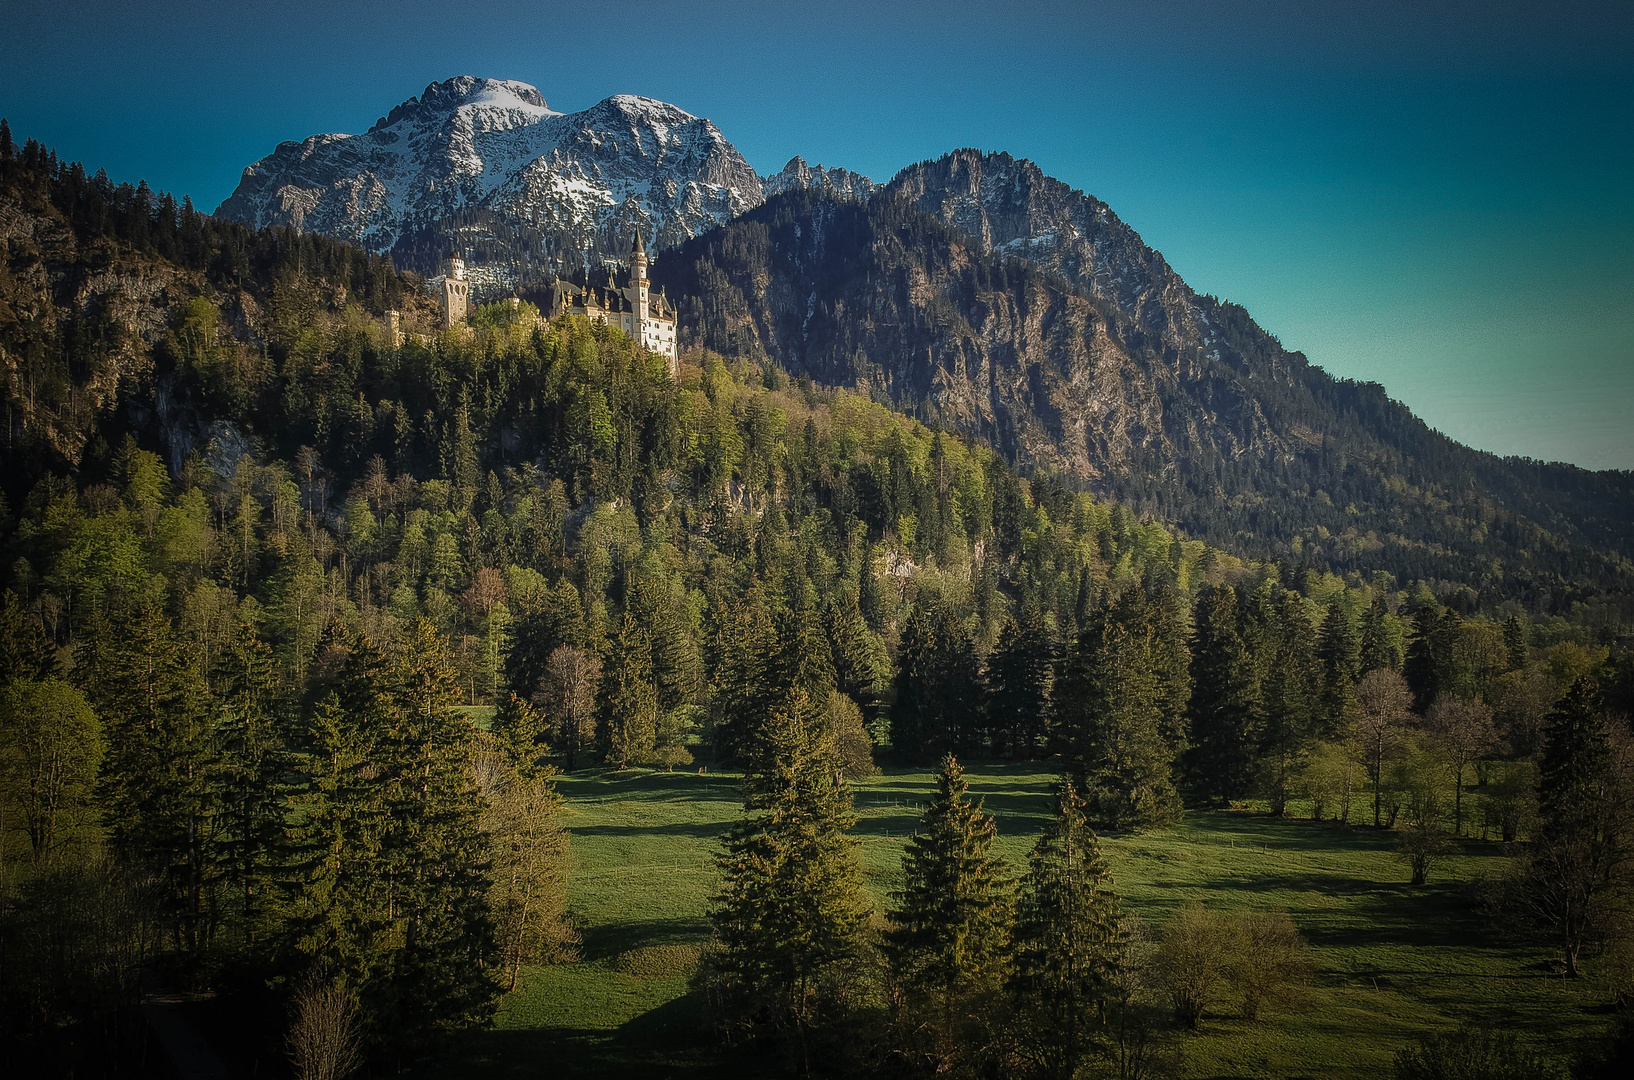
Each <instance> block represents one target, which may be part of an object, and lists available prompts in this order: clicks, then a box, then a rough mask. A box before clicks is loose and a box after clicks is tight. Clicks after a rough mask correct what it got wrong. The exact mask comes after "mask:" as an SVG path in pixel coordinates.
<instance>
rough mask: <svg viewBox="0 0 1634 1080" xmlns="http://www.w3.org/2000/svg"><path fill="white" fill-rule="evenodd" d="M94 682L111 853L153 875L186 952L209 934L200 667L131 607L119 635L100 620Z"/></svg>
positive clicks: (150, 617)
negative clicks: (104, 741)
mask: <svg viewBox="0 0 1634 1080" xmlns="http://www.w3.org/2000/svg"><path fill="white" fill-rule="evenodd" d="M88 636H89V637H90V639H91V640H94V641H95V642H97V648H98V655H97V657H96V660H95V669H94V673H93V677H92V688H93V693H94V697H95V704H96V706H97V711H98V713H100V715H101V716H102V717H103V721H104V723H105V725H106V728H107V732H108V753H107V756H106V758H105V759H104V765H103V777H104V783H103V786H104V794H103V804H104V805H105V806H106V808H107V814H106V821H107V826H108V831H109V837H110V839H111V840H112V842H113V847H114V851H115V852H116V853H117V855H118V857H119V858H120V859H121V860H122V861H124V862H125V863H127V864H128V865H130V866H132V867H133V868H140V869H141V870H144V871H147V872H149V873H152V874H154V875H155V876H156V877H158V878H159V879H160V881H161V882H162V883H163V887H164V890H165V894H166V901H167V903H168V905H169V906H170V907H171V908H172V910H173V911H174V912H175V913H176V914H177V915H178V916H179V917H180V920H181V921H180V928H179V934H180V938H181V941H182V943H183V944H184V946H185V947H188V948H193V949H196V948H200V947H202V946H204V945H205V944H207V943H208V940H209V937H210V935H211V933H212V932H213V930H214V923H213V920H212V918H211V916H212V915H213V912H212V910H211V905H210V903H209V893H210V891H211V889H212V888H213V886H214V885H215V883H216V880H217V878H218V867H219V853H218V852H217V850H216V848H215V845H216V842H217V839H218V833H217V830H218V828H219V826H220V824H221V822H220V812H221V809H222V806H221V800H220V790H219V788H218V786H217V784H216V780H217V777H218V772H217V746H216V742H215V732H214V730H213V725H212V723H211V716H210V714H209V712H208V711H207V707H206V697H205V692H204V687H203V684H202V681H201V680H200V679H199V673H198V671H197V670H196V669H195V668H194V667H193V665H192V664H190V663H189V662H188V657H187V655H186V652H185V650H184V649H183V647H182V644H181V642H179V641H177V640H176V638H175V635H174V633H173V632H172V629H171V626H170V620H169V619H167V618H166V617H165V615H164V613H163V612H162V611H160V610H159V609H158V608H156V607H154V606H152V605H144V606H142V607H140V608H138V609H137V611H136V612H135V613H134V614H133V616H132V617H131V618H129V619H127V620H125V622H124V624H123V625H122V626H121V628H120V630H119V631H118V632H115V631H114V630H113V628H112V627H111V626H110V625H108V624H106V623H105V622H100V623H99V624H93V629H92V631H91V633H90V634H89V635H88Z"/></svg>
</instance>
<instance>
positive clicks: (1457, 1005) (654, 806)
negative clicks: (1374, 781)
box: [457, 765, 1611, 1078]
mask: <svg viewBox="0 0 1634 1080" xmlns="http://www.w3.org/2000/svg"><path fill="white" fill-rule="evenodd" d="M970 778H971V787H972V789H973V791H975V792H976V793H978V794H980V795H981V796H983V797H984V798H985V800H986V803H987V807H988V809H989V810H990V811H992V812H993V813H994V814H995V815H996V816H997V818H998V824H999V833H1000V839H999V842H998V847H999V849H1000V851H1001V852H1002V854H1003V855H1004V857H1005V858H1006V859H1007V860H1009V862H1010V864H1011V867H1012V869H1013V870H1014V871H1015V872H1019V871H1020V869H1021V868H1022V867H1023V866H1024V864H1025V859H1026V854H1027V852H1028V850H1029V849H1030V848H1031V846H1032V843H1033V840H1034V837H1035V836H1036V835H1037V833H1038V831H1039V829H1040V828H1041V827H1042V824H1043V822H1044V820H1045V818H1046V816H1047V815H1048V812H1049V795H1048V792H1049V788H1050V784H1051V783H1052V781H1053V777H1052V775H1051V774H1049V773H1046V772H1040V771H1038V770H1037V768H1036V767H1032V766H1012V765H975V766H972V767H971V768H970ZM932 787H933V778H932V775H931V774H930V773H929V772H910V771H903V770H887V771H886V772H884V773H883V774H881V775H879V776H877V777H874V778H873V779H872V780H870V781H868V782H866V783H863V784H861V785H859V786H858V790H857V810H858V813H859V816H860V819H861V820H860V822H859V825H858V828H857V835H858V836H859V838H860V839H861V840H862V861H863V872H864V880H865V883H866V884H867V887H868V889H869V891H870V892H871V893H872V894H873V896H874V899H875V901H876V903H877V904H879V906H880V907H882V908H883V907H884V905H885V902H886V901H885V897H886V894H887V893H888V892H889V891H890V890H892V889H894V888H896V887H898V885H899V884H900V881H901V868H900V860H901V851H902V841H903V838H904V837H905V836H907V835H908V834H910V833H911V832H912V831H913V828H914V824H915V821H916V819H917V815H918V808H919V806H920V805H922V804H923V802H924V801H925V800H926V799H927V798H928V796H929V793H930V791H931V790H932ZM561 790H562V792H563V794H564V796H565V797H566V800H567V816H566V824H567V827H568V828H569V829H570V830H571V831H572V836H573V853H574V858H575V866H574V868H573V872H572V887H571V893H570V896H571V899H570V904H571V912H572V915H573V917H574V918H575V920H576V921H577V923H578V925H579V926H580V930H581V933H582V936H583V947H582V949H581V959H580V962H578V963H575V964H568V965H561V966H555V967H549V968H541V969H535V970H533V971H531V972H529V973H528V974H527V976H526V978H525V981H524V983H523V985H522V986H521V987H519V989H518V990H517V992H516V993H514V994H512V995H511V996H510V997H509V998H507V1000H506V1001H505V1003H504V1005H503V1007H502V1009H501V1012H500V1015H499V1018H498V1022H497V1024H496V1026H495V1029H494V1030H493V1031H490V1032H486V1033H484V1034H483V1035H482V1036H481V1037H480V1039H479V1040H478V1041H477V1042H476V1043H474V1044H473V1045H472V1046H471V1047H470V1048H469V1055H468V1056H466V1057H465V1058H464V1059H463V1060H462V1061H461V1062H460V1063H459V1064H458V1067H457V1072H458V1074H459V1075H470V1076H536V1075H537V1076H546V1075H548V1076H621V1075H630V1074H635V1073H639V1074H640V1075H643V1076H652V1077H663V1076H689V1075H699V1076H701V1075H717V1074H721V1073H722V1072H723V1070H728V1069H729V1071H730V1072H731V1073H732V1074H733V1075H747V1074H752V1073H754V1072H757V1071H760V1070H759V1069H757V1067H756V1064H755V1063H754V1062H752V1061H742V1060H737V1059H734V1060H732V1061H731V1062H730V1063H728V1062H725V1061H723V1060H722V1059H721V1057H720V1056H719V1055H720V1051H718V1050H717V1049H716V1048H714V1047H713V1046H712V1045H711V1044H710V1043H709V1041H708V1040H707V1039H706V1038H704V1037H703V1036H702V1035H701V1034H700V1031H699V1028H700V1026H701V1010H700V1006H699V1004H698V1002H697V1001H696V999H695V998H694V997H692V996H690V995H689V994H688V976H689V975H690V973H691V970H692V968H693V967H694V966H695V963H696V959H697V956H698V952H699V949H700V947H701V946H702V945H703V944H704V943H705V942H706V941H707V940H708V934H709V929H708V923H707V920H706V918H705V911H706V908H707V903H708V897H709V894H710V893H711V891H712V890H713V888H714V884H715V870H714V866H713V862H712V855H713V852H714V851H715V845H716V838H717V837H718V836H719V835H720V833H721V832H722V830H723V829H724V828H725V827H726V826H727V825H728V824H729V823H730V822H731V821H732V820H733V819H734V817H735V816H736V815H737V813H738V810H739V792H738V780H737V778H736V777H734V776H728V775H710V776H699V775H696V774H695V773H679V772H677V773H673V774H670V773H653V772H647V771H644V770H631V771H629V772H625V773H610V774H600V775H592V774H589V773H584V774H579V775H576V776H572V777H568V778H566V779H564V780H563V782H562V785H561ZM1103 847H1104V850H1105V852H1106V855H1107V860H1108V862H1109V864H1110V865H1111V868H1112V873H1113V876H1114V879H1115V881H1116V887H1117V891H1118V893H1119V895H1120V896H1121V897H1122V898H1123V900H1124V902H1125V904H1126V905H1127V906H1128V907H1129V908H1130V909H1132V910H1133V911H1134V912H1136V913H1137V914H1139V915H1140V916H1141V917H1142V918H1143V919H1145V920H1147V921H1148V922H1149V923H1151V924H1153V925H1154V926H1161V925H1162V923H1163V921H1164V920H1165V919H1166V918H1167V917H1168V914H1169V912H1170V911H1171V910H1172V909H1173V908H1174V907H1175V906H1176V905H1178V904H1181V903H1183V902H1185V901H1188V900H1192V899H1197V900H1201V901H1203V902H1204V903H1205V904H1207V905H1208V906H1209V907H1211V908H1215V909H1218V910H1233V909H1238V908H1268V907H1283V908H1286V909H1287V910H1288V911H1289V912H1290V913H1291V914H1292V916H1293V918H1294V921H1295V923H1296V924H1297V925H1298V927H1299V928H1300V930H1301V931H1302V932H1303V933H1304V935H1305V937H1306V938H1307V940H1309V942H1310V943H1311V946H1312V949H1313V952H1314V957H1315V961H1316V965H1317V969H1318V976H1317V980H1316V985H1315V987H1314V989H1313V991H1312V992H1311V994H1310V995H1309V999H1308V1001H1307V1002H1306V1003H1305V1005H1304V1007H1303V1008H1301V1009H1300V1010H1299V1011H1297V1012H1274V1013H1270V1014H1267V1015H1265V1016H1263V1017H1262V1019H1261V1020H1260V1022H1259V1023H1257V1024H1247V1023H1244V1022H1242V1021H1239V1020H1237V1019H1235V1018H1234V1017H1232V1016H1230V1015H1226V1016H1224V1017H1219V1018H1216V1017H1210V1018H1209V1019H1208V1020H1207V1021H1206V1022H1205V1024H1204V1029H1203V1030H1202V1031H1201V1032H1200V1033H1198V1034H1196V1035H1187V1036H1185V1037H1183V1038H1182V1039H1181V1040H1180V1045H1181V1047H1182V1051H1183V1054H1184V1059H1185V1075H1188V1076H1193V1077H1200V1078H1202V1077H1222V1078H1223V1077H1367V1076H1378V1075H1381V1074H1383V1075H1388V1072H1389V1067H1390V1062H1391V1059H1392V1057H1393V1055H1394V1054H1395V1052H1396V1050H1397V1049H1399V1048H1400V1047H1401V1046H1402V1045H1404V1044H1405V1043H1407V1042H1410V1041H1412V1040H1414V1039H1416V1038H1417V1037H1418V1036H1420V1035H1422V1034H1424V1033H1426V1032H1428V1031H1431V1030H1434V1029H1437V1028H1442V1027H1448V1026H1451V1025H1454V1024H1456V1023H1459V1022H1461V1021H1464V1020H1475V1021H1479V1022H1482V1023H1485V1024H1490V1025H1493V1026H1496V1027H1502V1028H1506V1029H1513V1030H1518V1031H1521V1032H1523V1033H1526V1034H1527V1035H1529V1036H1531V1037H1533V1038H1535V1039H1537V1040H1538V1041H1539V1043H1540V1044H1542V1045H1548V1046H1550V1047H1553V1048H1555V1049H1557V1050H1559V1051H1560V1052H1561V1053H1571V1052H1573V1051H1574V1050H1575V1049H1576V1047H1577V1044H1578V1043H1579V1042H1580V1041H1581V1040H1584V1039H1588V1038H1593V1037H1596V1036H1598V1035H1600V1034H1602V1033H1604V1032H1605V1031H1606V1030H1608V1028H1609V1026H1610V1022H1611V1016H1610V1010H1609V1007H1608V1006H1607V995H1606V993H1605V992H1604V990H1603V988H1602V987H1601V986H1600V985H1599V984H1598V983H1597V982H1596V981H1595V980H1594V979H1592V978H1590V979H1584V980H1580V981H1577V982H1571V983H1568V982H1566V981H1564V980H1562V979H1561V978H1559V977H1558V974H1556V966H1555V965H1554V964H1553V963H1552V962H1551V960H1550V957H1549V956H1548V955H1547V954H1546V953H1544V952H1542V951H1539V950H1535V949H1530V948H1526V947H1520V946H1517V945H1514V944H1512V943H1509V942H1506V941H1503V940H1501V939H1499V938H1497V937H1496V936H1495V935H1494V934H1493V933H1492V932H1491V931H1490V928H1489V927H1488V926H1487V925H1486V924H1485V922H1484V921H1483V919H1482V918H1481V917H1480V915H1479V913H1478V912H1476V911H1475V910H1473V908H1472V906H1471V903H1470V900H1469V896H1468V891H1467V889H1466V888H1465V884H1466V883H1467V882H1468V881H1470V880H1472V879H1474V878H1476V877H1478V876H1479V875H1489V876H1496V875H1497V874H1500V873H1501V872H1502V870H1503V867H1504V865H1505V862H1506V858H1505V855H1504V854H1503V851H1502V849H1501V846H1500V845H1498V844H1496V843H1492V844H1487V843H1484V842H1478V841H1468V842H1467V843H1466V845H1465V847H1464V848H1463V849H1462V850H1461V851H1460V853H1458V854H1457V855H1455V856H1454V857H1452V858H1450V859H1448V860H1447V861H1445V862H1444V863H1442V864H1441V865H1440V866H1439V867H1438V868H1437V869H1436V870H1435V871H1433V872H1432V874H1431V884H1430V885H1429V886H1428V887H1421V888H1416V889H1415V888H1409V887H1408V886H1407V885H1406V884H1405V882H1406V878H1407V874H1406V867H1405V866H1403V865H1402V864H1401V863H1399V862H1398V861H1397V860H1396V859H1395V857H1394V856H1393V855H1392V854H1391V853H1390V850H1389V843H1388V838H1387V837H1386V836H1383V835H1380V834H1379V833H1376V832H1374V831H1373V830H1371V829H1361V828H1356V829H1352V828H1343V827H1339V826H1335V825H1332V824H1317V823H1314V822H1311V821H1309V820H1291V819H1282V820H1279V819H1273V818H1270V817H1268V816H1264V815H1256V814H1252V813H1243V812H1213V813H1211V812H1196V813H1192V814H1190V815H1189V816H1188V817H1187V818H1186V820H1185V822H1184V823H1183V824H1182V825H1181V826H1180V827H1179V828H1177V829H1174V830H1171V831H1169V832H1164V833H1160V834H1155V835H1147V836H1135V837H1110V838H1105V839H1104V840H1103ZM1223 1011H1225V1012H1227V1013H1228V1014H1229V1009H1228V1008H1227V1009H1224V1010H1223Z"/></svg>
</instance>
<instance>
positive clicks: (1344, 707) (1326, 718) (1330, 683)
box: [1316, 601, 1360, 738]
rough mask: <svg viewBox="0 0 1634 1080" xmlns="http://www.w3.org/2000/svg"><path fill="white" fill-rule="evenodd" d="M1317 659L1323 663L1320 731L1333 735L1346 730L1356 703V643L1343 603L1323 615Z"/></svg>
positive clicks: (1335, 603)
mask: <svg viewBox="0 0 1634 1080" xmlns="http://www.w3.org/2000/svg"><path fill="white" fill-rule="evenodd" d="M1316 658H1317V660H1318V661H1319V662H1320V663H1321V665H1322V675H1321V697H1320V699H1319V702H1318V705H1317V709H1318V715H1317V732H1316V733H1317V734H1318V735H1319V736H1320V737H1322V738H1333V737H1334V736H1336V735H1339V734H1341V733H1342V732H1343V730H1344V728H1345V726H1346V724H1347V723H1348V722H1349V721H1350V719H1351V711H1352V709H1353V708H1354V706H1355V703H1356V680H1357V679H1358V678H1359V677H1360V672H1358V671H1357V664H1358V658H1357V646H1356V639H1355V635H1354V634H1352V632H1351V629H1350V616H1349V614H1347V613H1346V611H1345V609H1344V605H1342V604H1341V603H1339V602H1338V601H1334V602H1333V603H1330V604H1329V605H1328V610H1327V614H1326V615H1324V616H1323V618H1322V629H1321V632H1320V635H1319V637H1318V639H1317V644H1316Z"/></svg>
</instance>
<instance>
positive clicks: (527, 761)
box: [489, 694, 548, 777]
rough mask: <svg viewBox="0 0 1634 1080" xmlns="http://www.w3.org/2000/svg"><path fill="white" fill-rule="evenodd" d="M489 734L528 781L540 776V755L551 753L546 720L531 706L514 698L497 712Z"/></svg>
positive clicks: (503, 703)
mask: <svg viewBox="0 0 1634 1080" xmlns="http://www.w3.org/2000/svg"><path fill="white" fill-rule="evenodd" d="M489 730H490V731H491V732H492V733H493V737H494V741H495V742H496V743H497V744H498V745H499V746H500V748H501V749H502V750H503V751H504V754H505V757H506V759H507V760H508V761H510V762H511V763H512V767H513V768H515V769H516V771H517V772H518V773H519V774H521V775H523V776H527V777H533V776H537V775H538V774H539V772H540V768H541V766H540V765H539V757H540V755H542V754H544V753H547V752H548V749H547V747H546V746H545V730H546V724H545V719H544V717H542V716H540V715H539V710H538V709H535V708H534V707H533V704H532V703H531V702H527V701H523V700H522V699H521V698H519V697H517V696H516V695H515V694H511V695H509V696H507V697H506V699H505V700H504V701H503V702H501V703H500V705H499V708H497V709H495V710H494V719H493V723H492V724H491V725H490V727H489Z"/></svg>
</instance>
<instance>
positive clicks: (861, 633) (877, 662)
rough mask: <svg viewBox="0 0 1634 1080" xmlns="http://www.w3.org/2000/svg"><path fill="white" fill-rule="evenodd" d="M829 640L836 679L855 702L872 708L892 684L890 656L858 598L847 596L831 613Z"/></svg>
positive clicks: (847, 594)
mask: <svg viewBox="0 0 1634 1080" xmlns="http://www.w3.org/2000/svg"><path fill="white" fill-rule="evenodd" d="M827 626H828V640H829V642H830V647H831V650H832V652H833V659H834V678H835V680H836V682H837V683H838V685H839V688H840V689H841V690H843V691H844V692H845V693H846V694H847V695H848V696H849V697H850V698H851V699H852V700H853V701H856V702H858V703H859V704H862V705H865V706H866V705H869V704H871V703H872V702H874V701H875V700H877V699H878V698H879V696H880V694H881V693H882V692H883V691H884V690H885V688H886V686H887V685H888V683H889V681H890V666H891V662H890V657H889V656H887V655H886V654H885V647H884V645H883V644H882V643H881V642H880V640H879V638H878V637H877V636H875V634H874V632H873V631H872V630H871V629H869V627H868V620H867V619H865V618H863V614H862V608H861V606H860V605H859V603H858V601H857V597H856V596H854V595H853V594H851V593H849V592H848V593H846V594H845V595H844V596H842V597H841V599H840V600H839V601H838V602H837V603H835V604H834V605H832V606H831V607H830V608H829V610H828V620H827Z"/></svg>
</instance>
